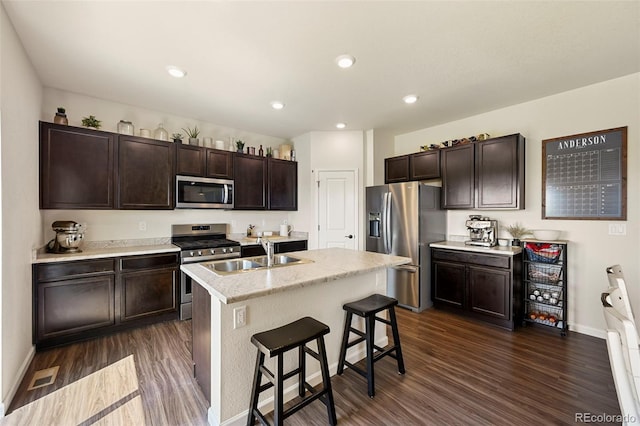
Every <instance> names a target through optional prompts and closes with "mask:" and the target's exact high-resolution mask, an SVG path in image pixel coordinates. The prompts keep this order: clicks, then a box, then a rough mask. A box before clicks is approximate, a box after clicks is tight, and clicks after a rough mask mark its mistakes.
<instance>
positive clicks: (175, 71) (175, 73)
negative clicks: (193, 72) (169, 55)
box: [167, 65, 187, 78]
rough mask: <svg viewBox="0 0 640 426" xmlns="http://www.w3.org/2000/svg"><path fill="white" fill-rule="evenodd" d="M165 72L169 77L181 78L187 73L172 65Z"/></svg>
mask: <svg viewBox="0 0 640 426" xmlns="http://www.w3.org/2000/svg"><path fill="white" fill-rule="evenodd" d="M167 72H168V73H169V75H170V76H171V77H175V78H182V77H184V76H185V75H187V72H186V71H185V70H183V69H181V68H178V67H174V66H173V65H168V66H167Z"/></svg>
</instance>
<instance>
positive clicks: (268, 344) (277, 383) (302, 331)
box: [247, 317, 338, 425]
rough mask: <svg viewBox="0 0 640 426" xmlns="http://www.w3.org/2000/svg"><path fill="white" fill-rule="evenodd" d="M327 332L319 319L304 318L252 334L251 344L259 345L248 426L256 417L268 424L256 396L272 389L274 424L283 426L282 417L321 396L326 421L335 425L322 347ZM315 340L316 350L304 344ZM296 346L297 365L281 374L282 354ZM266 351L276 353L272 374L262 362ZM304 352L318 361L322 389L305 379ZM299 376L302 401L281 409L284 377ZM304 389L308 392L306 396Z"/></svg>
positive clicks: (331, 396)
mask: <svg viewBox="0 0 640 426" xmlns="http://www.w3.org/2000/svg"><path fill="white" fill-rule="evenodd" d="M327 333H329V327H328V326H327V325H325V324H323V323H321V322H320V321H317V320H315V319H313V318H311V317H304V318H301V319H299V320H297V321H294V322H292V323H289V324H287V325H284V326H282V327H279V328H274V329H273V330H268V331H264V332H262V333H257V334H254V335H253V336H251V343H253V344H254V345H256V346H257V348H258V358H257V359H256V368H255V372H254V375H253V390H252V391H251V407H250V408H249V417H248V419H247V425H253V424H254V423H255V421H256V417H257V418H258V420H260V422H262V423H263V424H268V423H267V420H266V419H265V417H264V415H263V414H262V413H261V412H260V410H258V397H259V395H260V393H261V392H264V391H265V390H267V389H270V388H272V387H273V388H274V391H273V394H274V397H273V399H274V404H273V405H274V409H273V424H274V425H282V423H283V421H284V419H285V418H287V417H289V416H290V415H291V414H293V413H295V412H296V411H298V410H300V409H301V408H303V407H305V406H306V405H308V404H310V403H311V402H313V401H315V400H316V399H320V400H321V401H322V402H323V403H324V405H326V406H327V413H328V415H329V424H331V425H335V424H337V422H338V421H337V419H336V409H335V406H334V404H333V393H332V392H331V378H330V376H329V365H328V364H327V352H326V349H325V346H324V337H323V336H324V335H325V334H327ZM313 340H315V341H316V343H317V345H318V352H314V351H313V350H312V349H310V348H308V347H307V343H309V342H311V341H313ZM295 348H298V368H296V369H294V370H292V371H290V372H288V373H284V371H283V356H284V353H285V352H287V351H289V350H291V349H295ZM265 354H269V357H270V358H272V357H274V356H277V357H278V359H277V360H276V371H275V373H273V372H271V371H269V369H268V368H267V367H266V366H265V365H264V357H265ZM305 354H309V355H311V356H312V357H314V358H315V359H316V360H318V362H319V363H320V370H321V371H322V389H321V390H319V391H316V390H315V389H313V387H312V386H311V385H310V384H309V383H307V381H306V378H305V362H306V361H305ZM263 374H264V375H265V376H266V378H267V379H268V380H269V382H267V383H265V384H261V383H262V375H263ZM296 374H297V375H298V376H299V378H298V394H299V395H300V397H301V398H303V399H302V400H300V401H298V402H297V403H296V404H295V405H294V406H292V407H290V408H288V409H287V410H284V401H283V395H282V394H283V387H284V386H283V383H284V381H285V380H286V379H288V378H290V377H293V376H295V375H296ZM305 390H308V391H309V392H311V394H310V395H307V396H306V397H305Z"/></svg>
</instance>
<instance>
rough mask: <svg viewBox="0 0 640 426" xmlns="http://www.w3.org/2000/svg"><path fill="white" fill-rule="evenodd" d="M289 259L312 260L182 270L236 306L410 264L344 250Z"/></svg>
mask: <svg viewBox="0 0 640 426" xmlns="http://www.w3.org/2000/svg"><path fill="white" fill-rule="evenodd" d="M287 256H293V257H298V258H302V259H306V260H310V261H312V262H311V263H303V264H297V265H289V266H283V267H276V268H270V269H267V268H265V269H258V270H253V271H245V272H240V273H237V274H229V275H218V274H216V273H215V272H213V271H212V270H211V269H209V268H207V267H206V265H207V264H208V263H211V262H203V263H192V264H187V265H182V266H181V267H180V269H181V270H182V271H183V272H185V273H186V274H187V275H189V276H190V277H191V278H193V279H194V280H196V281H197V282H198V283H199V284H200V285H202V286H203V287H204V288H205V289H207V291H208V292H209V293H210V294H212V295H213V296H215V297H217V298H218V299H220V300H221V301H222V302H223V303H226V304H229V303H235V302H239V301H242V300H247V299H252V298H255V297H260V296H266V295H268V294H272V293H277V292H281V291H287V290H292V289H296V288H300V287H304V286H308V285H313V284H318V283H324V282H328V281H334V280H338V279H342V278H347V277H351V276H356V275H361V274H364V273H367V272H373V271H377V270H380V269H385V268H387V267H390V266H397V265H403V264H406V263H409V262H410V261H411V259H409V258H407V257H400V256H390V255H386V254H379V253H371V252H367V251H358V250H349V249H343V248H328V249H319V250H305V251H297V252H292V253H287Z"/></svg>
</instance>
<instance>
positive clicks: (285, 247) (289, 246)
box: [273, 240, 307, 253]
mask: <svg viewBox="0 0 640 426" xmlns="http://www.w3.org/2000/svg"><path fill="white" fill-rule="evenodd" d="M306 249H307V241H306V240H305V241H286V242H283V243H275V244H274V247H273V250H274V252H276V253H287V252H290V251H301V250H306Z"/></svg>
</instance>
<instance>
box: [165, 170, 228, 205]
mask: <svg viewBox="0 0 640 426" xmlns="http://www.w3.org/2000/svg"><path fill="white" fill-rule="evenodd" d="M176 207H177V208H180V209H232V208H233V181H232V180H229V179H212V178H201V177H194V176H181V175H177V176H176Z"/></svg>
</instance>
